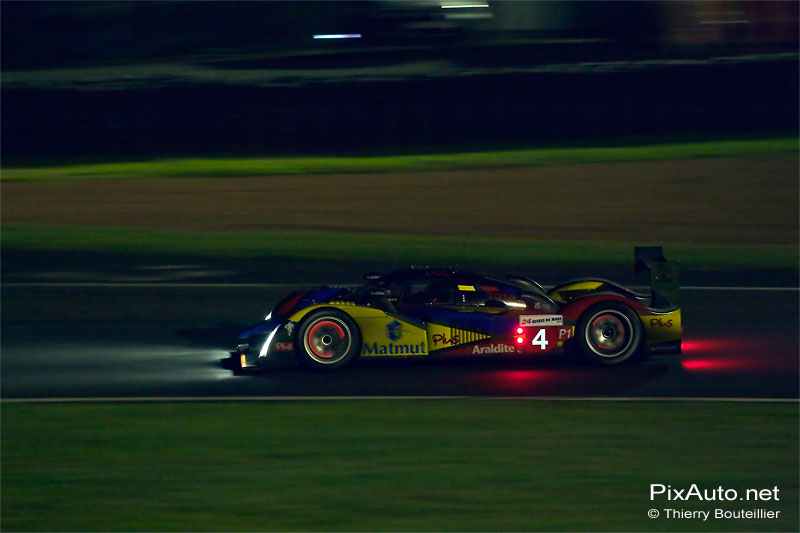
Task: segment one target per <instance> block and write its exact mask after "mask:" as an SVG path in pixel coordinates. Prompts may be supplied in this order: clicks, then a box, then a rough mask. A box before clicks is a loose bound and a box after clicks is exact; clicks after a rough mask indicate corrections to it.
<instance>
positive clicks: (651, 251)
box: [633, 246, 680, 308]
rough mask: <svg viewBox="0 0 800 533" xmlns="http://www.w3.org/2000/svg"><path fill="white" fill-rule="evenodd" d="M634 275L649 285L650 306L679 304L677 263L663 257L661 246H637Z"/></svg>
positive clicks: (675, 305) (664, 306) (663, 306)
mask: <svg viewBox="0 0 800 533" xmlns="http://www.w3.org/2000/svg"><path fill="white" fill-rule="evenodd" d="M634 255H635V258H634V265H633V268H634V270H635V271H636V277H637V279H639V280H640V281H641V282H644V283H647V284H648V285H649V286H650V291H651V294H652V306H653V307H657V308H667V307H678V306H679V305H680V279H679V276H678V271H679V264H678V262H677V261H669V260H668V259H667V258H665V257H664V251H663V249H662V247H661V246H637V247H636V249H635V252H634Z"/></svg>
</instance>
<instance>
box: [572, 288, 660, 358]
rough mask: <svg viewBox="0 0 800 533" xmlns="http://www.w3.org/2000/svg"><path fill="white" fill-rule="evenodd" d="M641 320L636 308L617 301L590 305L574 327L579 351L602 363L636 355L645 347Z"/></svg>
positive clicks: (584, 355) (586, 356)
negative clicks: (634, 309)
mask: <svg viewBox="0 0 800 533" xmlns="http://www.w3.org/2000/svg"><path fill="white" fill-rule="evenodd" d="M643 340H644V333H643V328H642V322H641V320H640V319H639V317H638V316H637V315H636V313H634V312H633V309H631V308H630V307H628V306H627V305H624V304H621V303H617V302H605V303H599V304H595V305H593V306H591V307H589V308H588V309H587V310H586V311H584V313H583V314H582V315H581V318H580V319H579V320H578V324H577V326H576V327H575V341H576V344H577V347H578V350H579V352H580V354H581V355H582V356H583V357H585V358H586V359H588V360H589V361H591V362H592V363H599V364H602V365H617V364H619V363H622V362H623V361H627V360H628V359H630V358H631V357H633V356H634V355H636V354H637V353H638V352H639V350H640V349H641V347H642V341H643Z"/></svg>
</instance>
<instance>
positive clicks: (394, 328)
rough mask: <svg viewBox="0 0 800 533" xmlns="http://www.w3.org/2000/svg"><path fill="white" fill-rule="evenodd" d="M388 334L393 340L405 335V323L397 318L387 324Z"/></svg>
mask: <svg viewBox="0 0 800 533" xmlns="http://www.w3.org/2000/svg"><path fill="white" fill-rule="evenodd" d="M386 336H387V337H389V340H393V341H396V340H398V339H400V338H401V337H402V336H403V324H401V323H400V322H398V321H397V320H395V321H394V322H390V323H388V324H386Z"/></svg>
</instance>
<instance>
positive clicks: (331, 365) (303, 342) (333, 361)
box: [295, 309, 361, 370]
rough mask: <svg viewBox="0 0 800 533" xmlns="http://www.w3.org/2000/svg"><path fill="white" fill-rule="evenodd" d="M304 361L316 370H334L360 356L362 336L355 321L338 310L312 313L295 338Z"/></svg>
mask: <svg viewBox="0 0 800 533" xmlns="http://www.w3.org/2000/svg"><path fill="white" fill-rule="evenodd" d="M295 346H297V348H298V349H297V357H298V360H299V361H300V364H302V365H303V366H305V367H307V368H311V369H314V370H334V369H336V368H341V367H343V366H346V365H348V364H350V363H351V362H352V361H353V359H355V358H356V357H357V356H358V353H359V352H360V348H361V335H360V334H359V331H358V327H357V326H356V324H355V323H354V322H353V320H352V319H351V318H350V317H349V316H347V315H346V314H344V313H342V312H341V311H337V310H335V309H323V310H320V311H317V312H315V313H311V314H310V315H309V316H308V317H306V319H305V320H304V321H303V322H302V324H301V326H300V328H299V329H298V332H297V339H296V341H295Z"/></svg>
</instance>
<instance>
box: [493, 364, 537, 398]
mask: <svg viewBox="0 0 800 533" xmlns="http://www.w3.org/2000/svg"><path fill="white" fill-rule="evenodd" d="M548 374H552V373H551V372H547V371H544V370H500V371H497V372H492V374H491V378H490V379H491V381H492V383H493V384H494V385H495V386H499V387H501V388H503V389H505V390H507V391H513V392H516V393H520V394H522V393H526V394H527V393H530V392H532V391H533V390H535V389H536V386H537V385H539V384H541V383H544V382H545V381H550V380H549V379H548Z"/></svg>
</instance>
